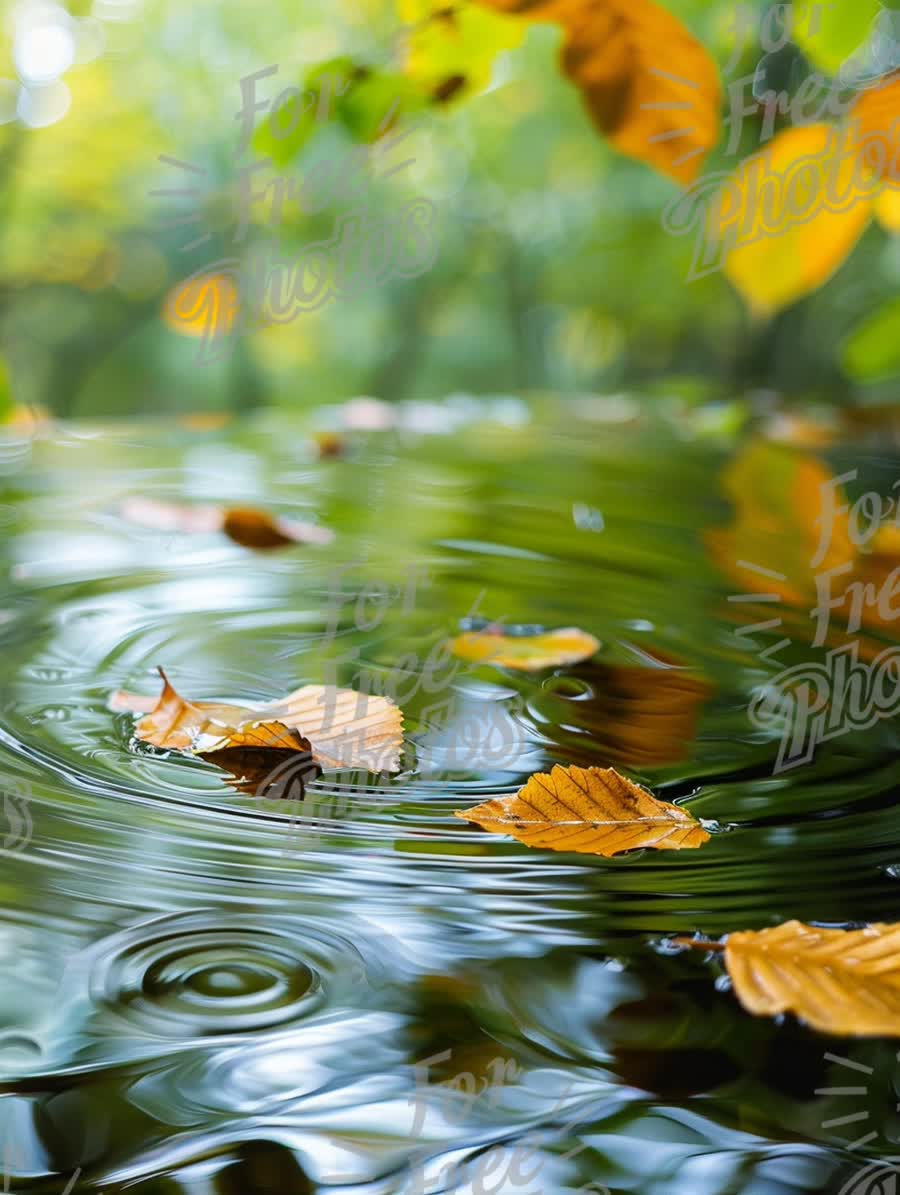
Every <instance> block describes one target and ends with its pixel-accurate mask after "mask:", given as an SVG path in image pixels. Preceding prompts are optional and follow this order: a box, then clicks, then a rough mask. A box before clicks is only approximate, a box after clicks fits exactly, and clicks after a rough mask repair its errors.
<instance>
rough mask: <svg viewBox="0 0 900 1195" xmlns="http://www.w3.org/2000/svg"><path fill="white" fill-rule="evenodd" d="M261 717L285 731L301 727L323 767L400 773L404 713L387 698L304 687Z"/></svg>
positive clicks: (331, 687) (349, 691)
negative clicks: (283, 725)
mask: <svg viewBox="0 0 900 1195" xmlns="http://www.w3.org/2000/svg"><path fill="white" fill-rule="evenodd" d="M264 712H265V716H266V717H268V718H276V719H278V720H279V721H281V722H283V723H284V724H285V725H286V726H294V727H297V728H298V729H301V728H302V730H303V733H304V734H305V735H306V736H308V738H310V739H311V740H312V742H313V755H314V757H315V759H316V760H317V761H318V762H319V763H320V764H321V765H322V767H324V768H329V769H337V768H365V769H366V770H367V771H369V772H381V771H388V772H396V771H399V768H400V748H401V747H402V745H403V714H402V713H401V712H400V710H399V709H398V707H397V706H396V705H394V703H393V702H392V701H390V700H389V699H388V698H387V697H371V696H369V695H368V694H367V693H356V692H354V690H353V689H336V688H335V687H334V686H333V685H304V686H303V687H302V688H300V689H297V690H296V691H295V692H293V693H290V694H289V695H288V696H287V697H285V698H284V699H283V700H281V701H277V702H274V703H273V704H271V705H268V706H266V708H265V711H264Z"/></svg>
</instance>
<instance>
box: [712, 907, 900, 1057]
mask: <svg viewBox="0 0 900 1195" xmlns="http://www.w3.org/2000/svg"><path fill="white" fill-rule="evenodd" d="M725 963H726V966H727V967H728V974H729V975H730V976H731V982H732V983H733V984H734V990H735V993H736V995H737V997H738V999H739V1000H740V1002H741V1003H742V1004H743V1006H744V1007H745V1008H746V1009H748V1010H749V1011H750V1012H752V1013H754V1014H756V1015H757V1016H776V1015H777V1014H779V1013H783V1012H793V1013H796V1015H797V1016H799V1017H802V1018H803V1020H805V1021H808V1022H809V1024H810V1025H812V1026H813V1027H814V1028H815V1029H819V1030H821V1031H822V1032H823V1033H836V1034H839V1035H841V1036H853V1037H862V1036H881V1035H885V1036H891V1037H898V1036H900V925H878V924H876V925H870V926H868V927H867V928H866V929H857V930H840V929H818V928H817V927H814V926H811V925H804V924H803V922H802V921H787V922H785V923H784V925H778V926H775V927H774V928H772V929H764V930H758V931H754V930H747V931H745V932H743V933H737V934H730V935H729V937H728V940H727V942H726V945H725Z"/></svg>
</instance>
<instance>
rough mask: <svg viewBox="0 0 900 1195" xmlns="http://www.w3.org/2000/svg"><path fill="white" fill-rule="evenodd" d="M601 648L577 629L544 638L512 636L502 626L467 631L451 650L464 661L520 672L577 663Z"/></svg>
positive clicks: (589, 636)
mask: <svg viewBox="0 0 900 1195" xmlns="http://www.w3.org/2000/svg"><path fill="white" fill-rule="evenodd" d="M599 648H600V643H599V641H598V640H597V639H595V638H594V636H593V635H589V634H588V633H587V632H586V631H580V630H579V629H578V628H577V627H564V628H562V629H561V630H557V631H547V632H545V633H544V634H541V635H509V634H507V633H505V632H504V630H503V628H502V627H497V626H496V625H492V626H490V627H487V628H485V630H482V631H465V632H464V633H463V634H462V635H457V637H456V638H455V639H451V640H450V650H451V651H452V652H453V654H454V655H455V656H459V658H460V659H462V660H471V661H473V662H474V663H478V664H493V665H494V666H495V667H497V668H515V669H516V670H517V671H519V672H537V671H538V670H539V669H541V668H558V667H560V666H561V665H563V664H577V663H578V662H579V661H580V660H586V659H588V658H589V657H590V656H592V655H594V653H595V652H596V651H598V650H599Z"/></svg>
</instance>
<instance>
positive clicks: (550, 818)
mask: <svg viewBox="0 0 900 1195" xmlns="http://www.w3.org/2000/svg"><path fill="white" fill-rule="evenodd" d="M456 816H457V817H460V818H463V819H464V820H465V821H470V822H475V823H476V824H477V825H479V826H482V827H483V828H484V829H485V830H490V831H491V832H492V833H493V834H510V835H511V836H512V837H513V838H517V839H518V840H519V841H520V842H523V843H524V844H525V845H526V846H537V847H546V848H547V849H548V850H551V851H576V852H578V853H579V854H586V855H604V856H606V857H607V858H609V857H610V856H612V855H618V854H621V853H622V851H633V850H637V849H638V848H639V847H654V848H655V849H656V850H682V849H683V848H684V847H698V846H702V845H703V843H704V842H706V841H707V840H708V839H709V834H708V833H707V832H706V830H704V829H703V827H702V825H701V824H700V823H699V822H698V821H697V820H696V819H695V818H693V817H692V816H691V815H690V814H689V813H688V812H687V811H686V810H684V809H680V808H679V807H678V806H677V805H671V804H669V802H668V801H658V800H657V799H656V798H655V797H653V796H651V794H650V793H648V792H647V791H646V789H643V788H640V787H639V786H638V785H637V784H634V783H633V782H632V781H631V780H628V779H627V778H626V777H625V776H620V775H619V773H618V772H617V771H616V770H615V769H614V768H576V767H571V768H563V767H558V766H557V767H555V768H554V769H553V771H552V772H550V773H549V774H547V773H546V772H538V773H536V774H535V775H534V776H532V777H531V779H530V780H529V781H528V783H527V784H526V785H525V786H524V788H522V789H520V790H519V792H518V793H516V795H515V796H513V797H496V798H494V799H492V800H490V801H485V802H484V804H482V805H476V806H475V807H474V808H473V809H466V810H464V811H460V812H457V814H456Z"/></svg>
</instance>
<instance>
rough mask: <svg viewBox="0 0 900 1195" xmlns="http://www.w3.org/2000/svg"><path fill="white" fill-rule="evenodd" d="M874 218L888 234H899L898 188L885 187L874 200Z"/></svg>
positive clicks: (899, 199) (899, 192)
mask: <svg viewBox="0 0 900 1195" xmlns="http://www.w3.org/2000/svg"><path fill="white" fill-rule="evenodd" d="M875 217H876V219H877V220H878V223H879V224H880V225H881V226H882V228H886V229H887V231H888V232H900V187H886V188H885V189H884V190H883V191H882V192H881V194H880V195H879V196H878V198H877V199H876V200H875Z"/></svg>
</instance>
